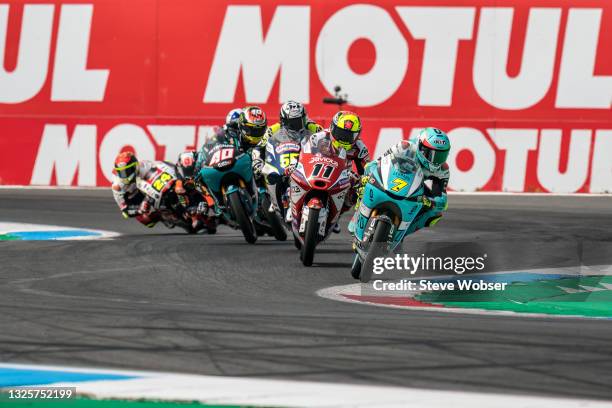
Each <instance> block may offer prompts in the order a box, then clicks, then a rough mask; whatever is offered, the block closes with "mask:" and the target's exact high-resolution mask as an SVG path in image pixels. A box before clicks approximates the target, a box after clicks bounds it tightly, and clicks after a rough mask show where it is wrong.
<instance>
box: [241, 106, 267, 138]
mask: <svg viewBox="0 0 612 408" xmlns="http://www.w3.org/2000/svg"><path fill="white" fill-rule="evenodd" d="M238 128H239V129H240V133H241V134H242V138H243V139H244V140H246V141H247V143H249V144H250V145H252V146H256V145H257V144H258V143H259V142H260V141H261V139H262V137H263V135H264V134H265V133H266V129H267V128H268V119H267V118H266V114H265V112H264V111H263V110H262V109H261V108H260V107H258V106H247V107H246V108H244V109H243V110H242V112H240V117H239V118H238Z"/></svg>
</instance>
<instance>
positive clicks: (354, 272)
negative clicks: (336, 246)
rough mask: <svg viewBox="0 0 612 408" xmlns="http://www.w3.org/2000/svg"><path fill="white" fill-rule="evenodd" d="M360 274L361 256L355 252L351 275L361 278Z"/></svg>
mask: <svg viewBox="0 0 612 408" xmlns="http://www.w3.org/2000/svg"><path fill="white" fill-rule="evenodd" d="M359 275H361V258H359V255H357V254H355V258H354V259H353V265H352V266H351V276H352V277H353V278H354V279H359Z"/></svg>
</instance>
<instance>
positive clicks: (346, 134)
mask: <svg viewBox="0 0 612 408" xmlns="http://www.w3.org/2000/svg"><path fill="white" fill-rule="evenodd" d="M360 135H361V120H360V118H359V116H358V115H357V114H356V113H354V112H350V111H339V112H338V113H336V114H335V115H334V117H333V119H332V122H331V125H330V127H329V129H325V130H322V131H321V132H318V133H315V134H314V135H312V136H311V143H312V144H313V145H316V144H318V143H319V141H320V140H322V139H328V140H329V141H330V143H331V146H333V147H334V148H335V149H337V150H338V149H344V150H345V151H346V158H347V160H348V161H349V165H352V164H354V165H355V170H356V174H354V177H353V186H352V187H351V190H350V192H349V193H348V194H347V195H346V199H345V201H344V206H343V208H342V213H344V212H346V211H348V210H349V209H350V208H351V207H352V206H353V205H354V204H355V202H356V201H357V191H356V186H357V184H358V181H359V177H360V176H362V175H363V172H364V169H365V166H366V164H367V163H368V161H369V160H370V153H369V151H368V148H367V147H366V145H365V143H363V141H361V139H360V138H359V137H360ZM333 231H334V232H335V233H339V232H340V227H339V226H338V225H337V224H336V225H335V226H334V229H333Z"/></svg>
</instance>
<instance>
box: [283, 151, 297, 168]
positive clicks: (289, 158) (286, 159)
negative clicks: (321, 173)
mask: <svg viewBox="0 0 612 408" xmlns="http://www.w3.org/2000/svg"><path fill="white" fill-rule="evenodd" d="M298 157H300V154H299V153H285V154H283V155H281V157H280V159H281V166H282V167H283V168H286V167H289V166H290V165H292V164H296V163H297V161H298Z"/></svg>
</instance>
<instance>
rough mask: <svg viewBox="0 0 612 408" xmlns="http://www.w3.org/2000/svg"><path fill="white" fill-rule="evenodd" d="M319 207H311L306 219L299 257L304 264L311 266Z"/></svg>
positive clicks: (317, 226) (317, 232) (317, 227)
mask: <svg viewBox="0 0 612 408" xmlns="http://www.w3.org/2000/svg"><path fill="white" fill-rule="evenodd" d="M319 211H320V210H319V209H318V208H311V209H310V210H309V213H308V220H307V221H306V231H305V232H304V245H303V246H302V252H301V256H300V259H301V260H302V263H303V264H304V266H311V265H312V261H313V260H314V252H315V247H316V246H317V238H318V235H319Z"/></svg>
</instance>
